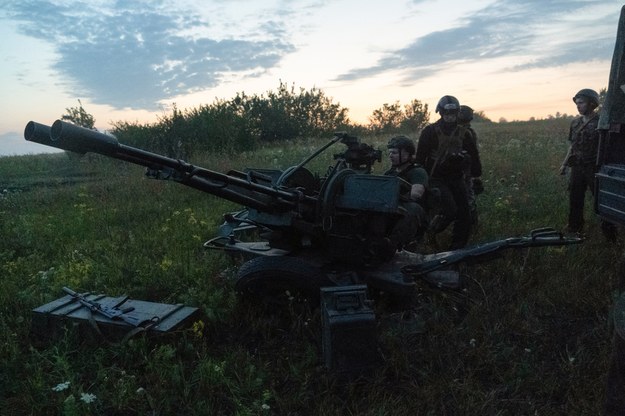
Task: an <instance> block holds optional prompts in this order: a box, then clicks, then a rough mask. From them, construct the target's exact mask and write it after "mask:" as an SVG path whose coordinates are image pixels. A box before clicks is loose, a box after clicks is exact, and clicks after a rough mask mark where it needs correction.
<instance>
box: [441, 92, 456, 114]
mask: <svg viewBox="0 0 625 416" xmlns="http://www.w3.org/2000/svg"><path fill="white" fill-rule="evenodd" d="M459 109H460V101H458V99H457V98H456V97H454V96H452V95H444V96H442V97H441V99H440V100H438V104H436V112H437V113H440V114H441V115H442V114H443V110H451V111H453V110H456V111H458V110H459Z"/></svg>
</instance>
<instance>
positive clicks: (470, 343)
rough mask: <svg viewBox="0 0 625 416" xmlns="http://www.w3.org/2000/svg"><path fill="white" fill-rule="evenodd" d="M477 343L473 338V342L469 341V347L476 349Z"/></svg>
mask: <svg viewBox="0 0 625 416" xmlns="http://www.w3.org/2000/svg"><path fill="white" fill-rule="evenodd" d="M475 343H476V341H475V338H471V341H469V345H470V346H471V347H473V348H475Z"/></svg>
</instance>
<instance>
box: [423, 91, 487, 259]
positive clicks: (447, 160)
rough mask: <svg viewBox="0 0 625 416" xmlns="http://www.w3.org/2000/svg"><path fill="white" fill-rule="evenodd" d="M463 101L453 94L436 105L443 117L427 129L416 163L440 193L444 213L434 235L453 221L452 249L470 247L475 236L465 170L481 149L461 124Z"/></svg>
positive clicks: (435, 222)
mask: <svg viewBox="0 0 625 416" xmlns="http://www.w3.org/2000/svg"><path fill="white" fill-rule="evenodd" d="M459 110H460V102H459V101H458V100H457V99H456V98H455V97H453V96H451V95H445V96H443V97H442V98H441V99H440V100H439V101H438V104H437V105H436V112H437V113H439V114H440V115H441V118H440V119H439V120H438V121H436V122H435V123H433V124H430V125H428V126H426V127H425V128H424V129H423V131H422V132H421V136H420V137H419V143H418V145H417V153H416V161H417V163H419V164H421V165H422V166H424V167H425V169H426V171H427V172H428V174H429V175H430V186H431V187H432V188H438V189H439V191H440V214H439V215H437V216H436V217H435V218H434V219H433V221H432V224H431V227H430V230H429V231H430V232H431V233H433V234H435V233H439V232H441V231H443V230H445V229H446V228H447V227H448V226H449V224H451V223H452V222H453V224H454V226H453V231H452V237H451V247H450V248H451V249H452V250H454V249H458V248H462V247H464V246H466V244H467V242H468V241H469V235H470V233H471V214H470V210H469V200H468V197H467V187H466V185H465V182H464V173H465V169H466V168H467V167H468V166H470V165H469V164H470V163H471V158H475V157H477V148H476V147H475V144H474V142H473V139H472V137H471V134H470V133H469V131H468V130H467V129H466V128H464V127H462V126H459V125H458V112H459Z"/></svg>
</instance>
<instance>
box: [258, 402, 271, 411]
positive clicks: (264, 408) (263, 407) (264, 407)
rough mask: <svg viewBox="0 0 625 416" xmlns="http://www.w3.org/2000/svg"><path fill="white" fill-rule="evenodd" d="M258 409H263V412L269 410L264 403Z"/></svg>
mask: <svg viewBox="0 0 625 416" xmlns="http://www.w3.org/2000/svg"><path fill="white" fill-rule="evenodd" d="M260 408H261V409H263V410H269V409H271V407H270V406H269V405H268V404H266V403H263V405H262V406H260Z"/></svg>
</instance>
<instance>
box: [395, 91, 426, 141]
mask: <svg viewBox="0 0 625 416" xmlns="http://www.w3.org/2000/svg"><path fill="white" fill-rule="evenodd" d="M429 119H430V112H429V110H428V105H427V104H424V103H422V102H421V101H419V100H416V99H415V100H412V101H410V104H406V105H405V106H404V119H403V120H402V121H401V123H400V126H401V128H402V130H404V131H410V132H414V133H416V132H418V131H420V130H422V129H423V128H424V127H425V126H426V125H427V124H428V120H429Z"/></svg>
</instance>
